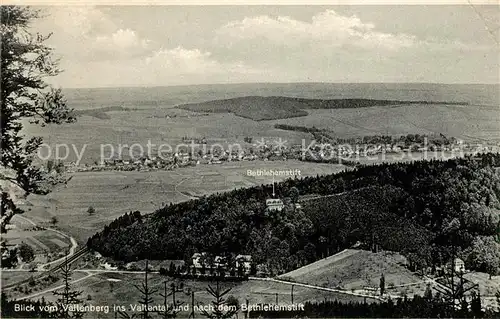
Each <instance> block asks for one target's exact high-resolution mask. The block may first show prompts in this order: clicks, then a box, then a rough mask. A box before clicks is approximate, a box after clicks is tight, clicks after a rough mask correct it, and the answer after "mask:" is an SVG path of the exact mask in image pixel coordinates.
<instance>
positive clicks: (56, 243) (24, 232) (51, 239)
mask: <svg viewBox="0 0 500 319" xmlns="http://www.w3.org/2000/svg"><path fill="white" fill-rule="evenodd" d="M30 208H31V207H29V208H28V209H27V212H26V213H25V214H23V215H21V216H19V215H15V216H14V217H13V218H12V225H13V228H11V229H9V231H8V232H7V233H5V234H2V237H3V238H4V239H5V240H7V242H8V244H9V245H19V244H21V243H25V244H28V245H29V246H31V247H32V248H33V250H34V252H35V260H34V261H33V262H34V263H45V262H48V261H50V260H53V259H56V257H58V256H59V255H60V254H64V252H65V251H67V250H69V248H70V246H71V242H70V240H69V238H68V237H67V236H64V235H63V234H60V233H58V232H55V231H52V230H48V229H42V228H39V227H36V226H35V225H34V223H32V222H31V220H29V219H26V218H25V217H27V215H30V213H31V212H30V211H29V209H30ZM23 266H24V269H28V267H27V266H28V265H23V264H22V263H21V264H20V265H19V267H23Z"/></svg>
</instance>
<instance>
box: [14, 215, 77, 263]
mask: <svg viewBox="0 0 500 319" xmlns="http://www.w3.org/2000/svg"><path fill="white" fill-rule="evenodd" d="M16 216H17V217H18V218H21V219H22V220H24V221H26V222H28V223H30V224H31V225H33V226H38V225H37V224H36V223H35V222H34V221H32V220H31V219H29V218H27V217H24V216H22V215H16ZM44 229H45V230H48V231H52V232H55V233H57V234H59V235H61V236H64V237H66V238H68V239H69V240H70V242H71V247H70V248H69V252H68V254H67V255H66V256H63V257H61V258H58V259H56V260H53V261H50V262H47V263H45V264H41V265H38V267H37V270H38V271H44V270H46V269H45V268H46V267H47V266H50V265H53V264H57V263H60V262H63V261H64V260H66V259H69V258H70V257H72V256H73V255H74V254H75V252H76V248H77V247H78V243H77V242H76V239H75V238H74V237H72V236H69V235H68V234H65V233H63V232H62V231H59V230H57V229H53V228H49V227H44Z"/></svg>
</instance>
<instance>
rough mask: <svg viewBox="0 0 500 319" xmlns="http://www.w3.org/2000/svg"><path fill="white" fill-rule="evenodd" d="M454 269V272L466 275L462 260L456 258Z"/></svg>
mask: <svg viewBox="0 0 500 319" xmlns="http://www.w3.org/2000/svg"><path fill="white" fill-rule="evenodd" d="M453 267H454V271H455V272H458V273H464V272H465V263H464V261H463V260H462V259H460V258H455V260H454V262H453Z"/></svg>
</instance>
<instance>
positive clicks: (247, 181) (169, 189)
mask: <svg viewBox="0 0 500 319" xmlns="http://www.w3.org/2000/svg"><path fill="white" fill-rule="evenodd" d="M259 168H265V169H300V171H301V174H302V176H315V175H317V174H319V175H322V174H332V173H336V172H339V171H341V170H343V169H345V167H344V166H343V165H334V164H319V165H318V164H314V163H304V162H300V161H293V160H288V161H276V162H274V161H269V162H264V161H253V162H231V163H224V164H220V165H199V166H196V167H186V168H179V169H176V170H173V171H154V172H136V171H133V172H120V171H104V172H80V173H74V174H73V178H72V179H71V180H70V181H69V182H68V183H67V184H66V185H59V186H58V187H57V188H56V189H55V190H54V191H53V192H52V193H50V194H48V195H47V196H30V197H29V198H28V200H29V201H30V203H31V204H32V205H33V206H30V207H29V210H28V211H27V212H26V213H25V214H26V217H29V218H31V219H33V220H34V221H35V222H37V223H42V224H47V223H48V222H49V220H50V219H51V217H52V216H56V217H57V219H58V221H59V222H58V224H57V225H56V226H57V227H58V228H60V229H62V230H63V231H65V232H67V233H69V234H71V235H72V236H74V237H75V238H76V239H77V241H79V242H80V243H85V242H86V240H87V238H88V237H89V236H91V235H93V234H94V233H95V232H97V231H99V230H101V229H102V228H103V227H104V226H105V225H106V224H108V223H109V222H110V221H112V220H114V219H115V218H117V217H118V216H121V215H122V214H124V213H127V212H129V211H135V210H139V211H141V213H143V214H145V213H150V212H152V211H154V210H155V209H158V208H160V207H163V206H164V205H166V204H168V203H177V202H181V201H185V200H189V199H192V198H194V197H193V196H201V195H203V194H210V193H214V192H223V191H227V190H231V189H234V188H241V187H250V186H254V185H260V184H267V183H271V182H272V177H251V176H247V175H246V174H247V170H248V169H259ZM282 179H283V177H281V178H278V177H277V178H276V181H280V180H282ZM89 206H93V207H94V208H95V210H96V214H94V215H92V216H89V215H88V214H87V209H88V207H89ZM54 244H56V242H54V241H50V245H54Z"/></svg>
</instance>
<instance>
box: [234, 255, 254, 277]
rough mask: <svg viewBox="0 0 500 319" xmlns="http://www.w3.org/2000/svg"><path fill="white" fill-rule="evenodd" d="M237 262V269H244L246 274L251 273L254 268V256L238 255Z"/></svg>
mask: <svg viewBox="0 0 500 319" xmlns="http://www.w3.org/2000/svg"><path fill="white" fill-rule="evenodd" d="M235 260H236V269H239V267H241V266H242V267H243V271H244V272H245V273H246V274H249V273H250V269H251V267H252V256H250V255H238V256H236V258H235Z"/></svg>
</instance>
